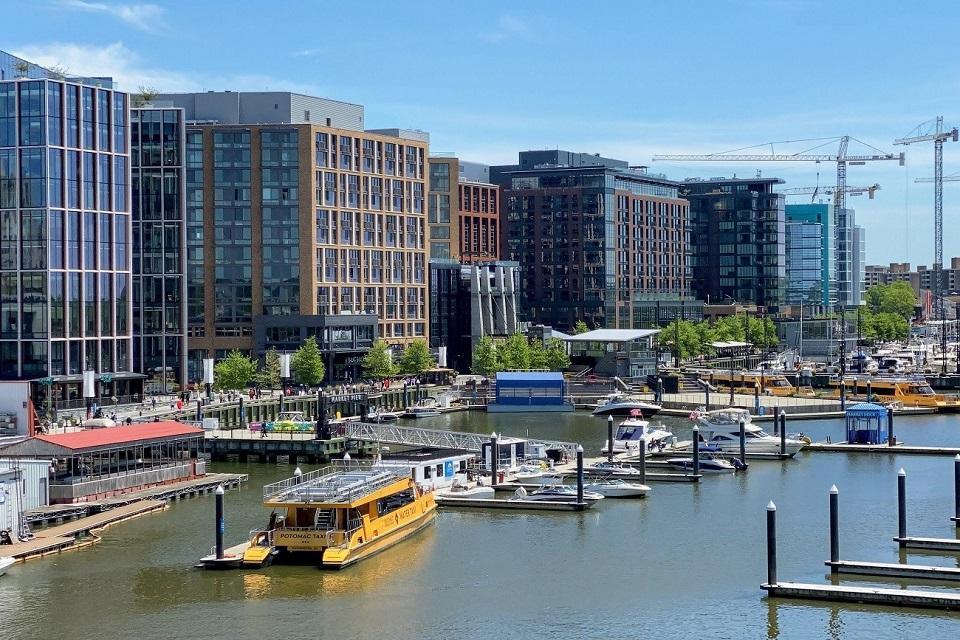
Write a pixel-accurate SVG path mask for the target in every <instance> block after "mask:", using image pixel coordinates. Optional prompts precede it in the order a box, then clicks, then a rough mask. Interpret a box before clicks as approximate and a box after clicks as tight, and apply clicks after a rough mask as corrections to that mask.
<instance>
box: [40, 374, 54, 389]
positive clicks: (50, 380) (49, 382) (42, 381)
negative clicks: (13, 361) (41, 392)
mask: <svg viewBox="0 0 960 640" xmlns="http://www.w3.org/2000/svg"><path fill="white" fill-rule="evenodd" d="M38 382H40V384H42V385H43V386H45V387H49V386H50V385H52V384H53V378H51V377H50V376H47V377H46V378H40V380H39V381H38Z"/></svg>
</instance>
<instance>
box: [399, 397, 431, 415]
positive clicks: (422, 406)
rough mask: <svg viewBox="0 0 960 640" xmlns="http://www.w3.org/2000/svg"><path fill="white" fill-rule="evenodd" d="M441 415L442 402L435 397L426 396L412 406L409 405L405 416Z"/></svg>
mask: <svg viewBox="0 0 960 640" xmlns="http://www.w3.org/2000/svg"><path fill="white" fill-rule="evenodd" d="M439 415H440V403H438V402H437V401H436V400H435V399H434V398H424V399H423V400H421V401H420V402H418V403H417V404H415V405H414V406H412V407H407V410H406V411H404V413H403V416H404V417H405V418H433V417H435V416H439Z"/></svg>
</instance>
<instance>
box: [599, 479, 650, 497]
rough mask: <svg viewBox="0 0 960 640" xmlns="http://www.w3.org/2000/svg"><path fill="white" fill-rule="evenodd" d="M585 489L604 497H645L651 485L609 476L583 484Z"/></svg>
mask: <svg viewBox="0 0 960 640" xmlns="http://www.w3.org/2000/svg"><path fill="white" fill-rule="evenodd" d="M583 489H584V491H592V492H594V493H599V494H600V495H602V496H603V497H604V498H645V497H646V496H647V494H648V493H650V487H648V486H647V485H645V484H639V483H636V482H627V481H626V480H621V479H615V478H608V479H599V478H598V479H596V480H591V481H590V482H588V483H585V484H584V485H583Z"/></svg>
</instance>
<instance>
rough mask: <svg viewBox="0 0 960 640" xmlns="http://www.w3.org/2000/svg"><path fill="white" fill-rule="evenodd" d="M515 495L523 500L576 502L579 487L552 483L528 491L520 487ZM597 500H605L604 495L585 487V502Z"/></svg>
mask: <svg viewBox="0 0 960 640" xmlns="http://www.w3.org/2000/svg"><path fill="white" fill-rule="evenodd" d="M514 496H516V497H517V498H519V499H522V500H534V501H537V502H576V500H577V488H576V487H568V486H566V485H552V486H549V487H542V488H540V489H537V490H535V491H530V492H527V490H526V489H524V488H523V487H520V488H519V489H517V490H516V491H515V492H514ZM597 500H603V495H602V494H600V493H597V492H595V491H587V490H586V489H584V492H583V501H584V502H591V503H592V502H596V501H597Z"/></svg>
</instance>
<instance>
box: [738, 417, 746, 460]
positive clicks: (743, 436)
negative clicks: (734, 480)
mask: <svg viewBox="0 0 960 640" xmlns="http://www.w3.org/2000/svg"><path fill="white" fill-rule="evenodd" d="M740 462H742V463H743V464H747V425H746V422H744V421H743V420H741V421H740Z"/></svg>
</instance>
